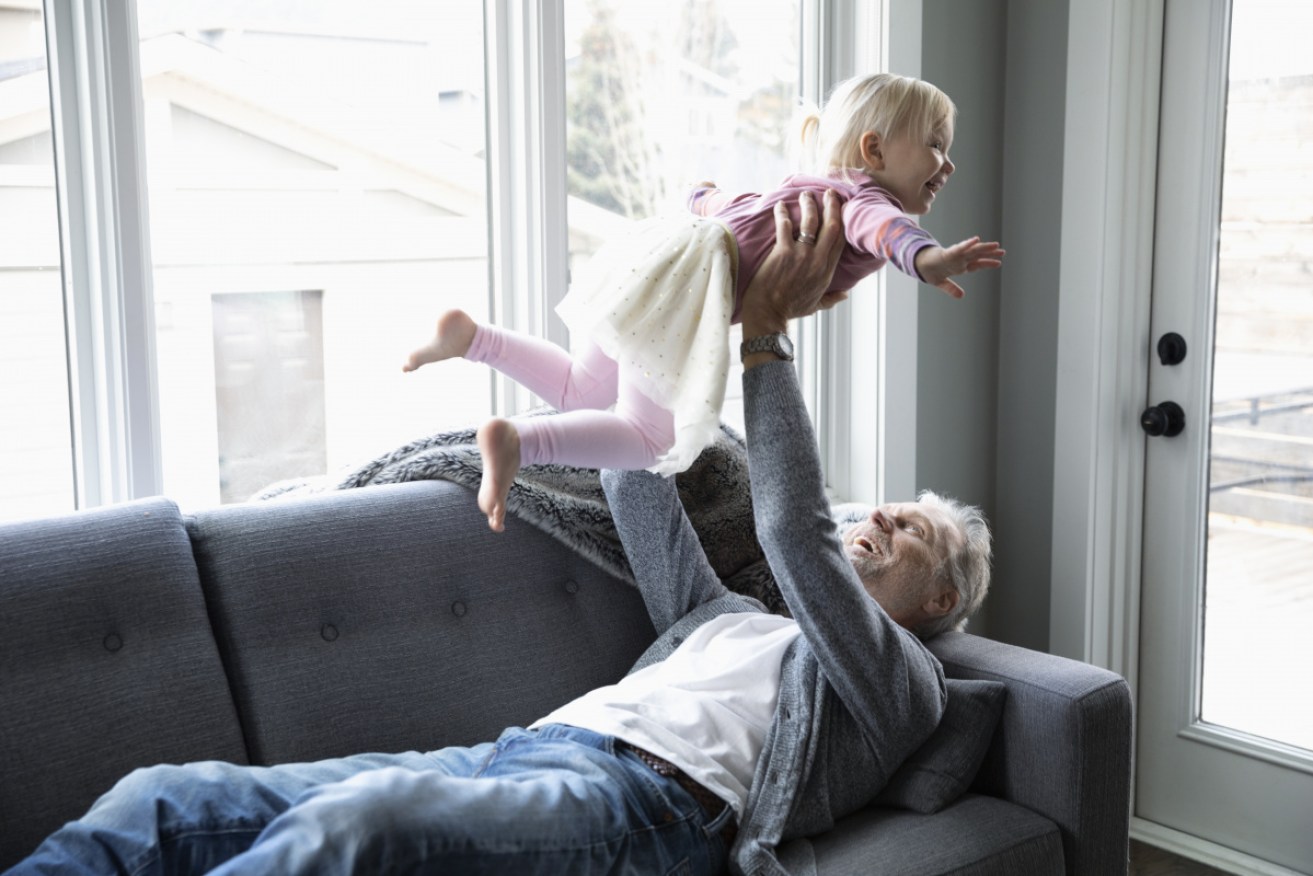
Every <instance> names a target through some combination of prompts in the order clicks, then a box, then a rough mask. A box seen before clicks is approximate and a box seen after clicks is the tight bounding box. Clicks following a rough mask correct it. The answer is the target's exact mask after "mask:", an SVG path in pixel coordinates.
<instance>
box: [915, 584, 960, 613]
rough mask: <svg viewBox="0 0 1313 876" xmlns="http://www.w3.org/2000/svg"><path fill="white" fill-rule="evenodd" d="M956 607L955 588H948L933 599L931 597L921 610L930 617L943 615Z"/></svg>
mask: <svg viewBox="0 0 1313 876" xmlns="http://www.w3.org/2000/svg"><path fill="white" fill-rule="evenodd" d="M956 607H957V590H955V589H953V588H951V587H950V588H949V589H947V590H944V591H942V592H941V593H940V594H939V595H938V596H936V597H935V598H934V599H931V600H930V601H929V602H927V603H926V604H925V605H923V606H921V610H922V611H924V612H925V613H926V614H928V615H929V616H930V617H943V616H944V615H946V614H948V613H949V612H950V611H952V610H953V609H954V608H956Z"/></svg>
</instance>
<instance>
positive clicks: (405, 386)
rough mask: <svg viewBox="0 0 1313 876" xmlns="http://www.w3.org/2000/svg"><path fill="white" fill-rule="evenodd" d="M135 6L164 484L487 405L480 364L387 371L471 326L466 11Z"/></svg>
mask: <svg viewBox="0 0 1313 876" xmlns="http://www.w3.org/2000/svg"><path fill="white" fill-rule="evenodd" d="M137 5H138V10H139V18H140V26H139V31H140V36H141V69H142V71H143V77H144V78H143V82H142V91H143V96H144V106H145V128H146V152H147V170H148V179H149V188H150V195H151V201H150V211H151V227H152V237H151V247H152V255H153V259H154V267H155V272H154V293H155V302H156V320H157V343H158V358H159V387H160V411H161V414H160V417H161V431H162V434H163V445H164V449H163V456H164V484H165V492H166V493H167V494H168V495H169V496H170V497H172V498H175V499H177V500H178V501H179V502H180V503H181V504H183V505H184V506H185V507H186V506H197V505H206V504H213V503H216V502H218V501H220V499H222V500H223V501H239V500H242V499H245V498H247V497H248V496H249V495H250V493H251V492H252V491H254V490H258V489H259V488H261V487H263V486H267V485H268V482H272V481H275V480H283V479H293V478H302V477H306V476H313V475H320V474H323V473H324V472H325V471H329V472H332V471H336V470H338V469H341V468H342V467H344V466H348V465H353V464H357V463H360V462H363V461H365V460H367V459H369V458H371V457H373V456H375V455H377V454H379V453H382V452H386V451H388V450H391V449H392V448H394V447H396V446H399V445H400V444H402V443H405V442H407V441H410V440H413V439H415V438H418V437H421V436H424V435H429V434H432V433H434V432H437V431H441V430H443V429H451V428H457V427H463V426H467V425H469V424H470V423H473V422H477V421H478V420H479V419H481V418H483V417H485V416H487V415H488V413H489V412H490V409H489V404H490V403H489V399H490V392H489V381H488V378H487V375H486V372H485V371H482V370H479V369H477V368H476V367H475V366H472V365H469V364H467V363H465V362H459V361H458V362H451V363H443V365H442V367H430V368H426V369H422V370H421V371H419V372H416V373H415V374H409V375H403V374H402V373H401V370H400V367H401V363H402V361H403V360H404V358H405V356H406V354H407V353H408V352H409V351H410V350H411V349H412V348H413V347H415V346H416V345H417V344H418V343H420V342H421V341H423V340H424V339H425V338H426V337H427V336H428V335H429V334H430V333H431V332H432V329H433V325H434V322H435V321H436V319H437V316H438V315H439V314H440V313H441V312H442V311H443V310H445V309H447V308H449V307H455V306H459V307H464V308H466V309H468V310H470V311H471V312H472V313H473V314H474V315H475V316H476V317H477V318H486V312H487V301H488V291H487V231H486V229H487V221H486V215H487V204H486V202H487V195H486V191H485V188H486V187H485V183H484V168H483V148H484V144H483V134H484V121H483V93H482V92H483V50H482V47H483V31H482V27H483V10H482V4H480V3H478V2H476V0H459V2H448V3H443V4H430V3H416V2H407V0H386V2H377V3H371V4H368V5H367V6H362V5H361V4H359V3H357V2H350V3H348V2H340V0H334V2H319V3H314V4H305V3H288V2H268V0H264V2H260V3H252V2H244V0H227V2H206V3H199V2H188V3H179V2H174V0H140V2H138V4H137ZM279 302H281V303H279ZM289 308H290V309H289ZM306 308H312V311H311V310H307V309H306ZM306 319H310V321H311V323H313V330H312V331H310V332H307V331H305V330H304V329H305V328H306V325H307V324H306V323H305V322H304V321H305V320H306ZM291 323H295V324H296V325H297V326H298V328H297V329H296V330H295V331H291V330H283V329H281V328H279V327H278V326H280V325H286V324H291ZM241 326H248V327H249V328H250V330H249V331H248V330H245V329H242V328H241ZM252 370H254V371H257V372H259V371H272V372H273V373H265V374H246V375H245V376H242V377H240V378H239V377H238V376H236V375H238V374H239V372H241V373H243V374H244V373H245V372H248V371H252ZM275 387H276V391H274V389H273V388H275ZM261 481H265V483H260V482H261Z"/></svg>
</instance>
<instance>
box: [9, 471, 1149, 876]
mask: <svg viewBox="0 0 1313 876" xmlns="http://www.w3.org/2000/svg"><path fill="white" fill-rule="evenodd" d="M996 586H999V587H1006V586H1007V582H1006V581H1003V582H999V583H998V584H997V585H996ZM652 638H653V630H652V627H651V625H650V623H649V621H648V619H647V616H646V613H645V612H644V609H643V605H642V602H641V600H640V599H639V597H638V594H637V592H636V591H635V590H634V589H633V588H632V587H631V586H630V585H628V584H626V583H623V582H621V581H619V580H617V579H615V578H613V577H611V576H610V575H608V574H606V573H604V572H602V571H601V570H600V569H598V568H597V567H596V566H594V565H593V564H591V563H590V562H588V561H586V560H584V559H582V558H580V557H579V556H577V555H576V554H574V553H572V552H571V551H569V550H567V549H565V548H564V547H562V545H561V544H560V543H559V542H558V541H557V540H555V539H553V538H551V537H549V536H547V535H545V534H543V533H542V532H540V531H538V530H536V529H534V528H532V527H530V526H528V525H527V524H524V523H522V522H521V521H519V520H515V519H511V520H509V521H508V523H507V531H506V533H505V534H504V535H495V534H493V533H491V532H489V531H488V529H487V527H486V525H485V523H484V521H483V518H482V517H481V515H480V514H479V513H478V511H477V509H476V508H475V503H474V501H473V497H472V496H471V494H470V493H469V492H468V491H466V490H465V489H463V488H461V487H459V486H456V485H454V484H451V483H445V482H423V483H410V484H400V485H394V486H382V487H370V488H366V489H358V490H348V491H343V492H337V493H327V494H321V495H316V496H310V497H306V498H295V499H285V500H280V501H272V502H265V503H251V504H245V505H239V506H228V507H224V508H217V509H214V510H209V511H205V512H202V513H198V514H195V515H193V516H188V517H184V516H183V515H181V514H180V513H179V511H178V509H177V507H176V506H175V505H174V504H173V503H172V502H170V501H168V500H166V499H149V500H142V501H136V502H131V503H126V504H123V505H119V506H116V507H111V508H107V509H101V510H93V511H87V512H80V513H77V514H70V515H66V516H63V517H58V518H52V519H46V520H38V521H31V522H23V523H16V524H9V525H5V526H0V777H2V778H0V870H2V869H4V868H5V867H6V866H7V865H9V864H12V863H14V862H15V861H16V860H18V859H19V858H21V857H22V856H24V855H26V854H27V853H29V852H30V851H31V850H32V849H33V848H35V846H36V845H37V844H38V842H39V841H40V840H41V838H42V837H43V836H45V835H46V834H48V833H49V832H50V831H52V830H54V829H55V828H57V827H58V826H59V825H60V824H62V823H63V822H64V821H66V820H68V819H71V818H75V817H77V816H78V815H80V814H81V813H82V812H84V811H85V810H86V809H87V807H88V806H89V805H90V804H91V803H92V802H93V801H94V800H95V799H96V797H97V796H98V795H99V794H101V793H102V792H104V791H105V790H106V789H108V788H109V787H110V786H111V785H112V784H113V783H114V781H115V780H116V779H118V778H120V777H121V776H123V775H124V774H126V773H127V772H128V771H130V770H132V769H133V768H135V767H138V766H143V765H149V764H154V763H182V762H187V761H195V760H204V759H222V760H227V761H232V762H235V763H251V764H272V763H280V762H288V761H298V760H312V759H317V758H326V757H333V756H338V755H345V754H349V753H355V752H361V751H393V750H409V749H421V750H422V749H434V748H439V747H441V746H444V745H448V744H453V743H473V742H476V741H482V740H485V739H490V738H492V737H494V736H495V734H497V733H498V732H499V731H500V730H501V729H502V728H504V727H506V726H508V725H516V724H519V725H523V724H526V723H528V722H530V721H532V720H534V719H535V718H537V717H539V716H540V715H542V714H544V713H546V712H547V711H548V710H549V709H551V708H552V707H554V706H556V705H557V704H559V703H561V702H563V701H565V700H567V699H569V698H571V697H573V696H575V695H577V694H580V693H582V692H584V691H586V690H589V689H591V688H593V687H595V686H598V685H602V684H606V683H610V682H612V681H614V680H616V679H617V678H619V677H620V676H621V675H623V674H624V672H625V671H626V670H627V669H628V667H629V666H630V664H631V663H632V662H633V661H634V660H635V658H637V657H638V655H639V654H640V653H642V651H643V650H644V648H645V647H646V646H647V645H648V643H649V642H650V641H651V640H652ZM931 647H932V649H933V650H934V651H935V653H936V654H937V655H939V657H940V659H941V660H942V661H943V664H944V667H945V670H946V672H947V674H948V675H949V676H950V677H953V678H963V679H985V680H996V681H1000V682H1002V683H1003V684H1004V685H1006V687H1007V694H1006V698H1005V700H1004V704H1003V712H1002V717H1001V719H1000V720H999V722H998V725H997V729H996V730H995V732H994V734H993V737H992V741H991V742H990V743H989V744H988V752H987V754H986V755H985V759H984V763H983V766H982V767H981V768H980V769H979V772H978V773H977V774H976V775H975V779H974V782H973V784H972V786H971V788H970V789H969V790H968V791H967V792H966V793H964V794H962V795H961V796H960V797H958V798H957V799H956V800H954V801H953V802H952V803H951V804H950V805H948V806H947V807H946V808H943V809H942V810H941V811H938V812H936V813H934V814H929V815H927V814H921V813H917V812H911V811H907V810H901V809H893V808H879V807H874V806H873V807H871V808H869V809H867V810H865V811H862V812H860V813H858V814H855V815H853V816H850V817H848V818H846V819H844V820H843V821H842V822H841V823H840V824H839V826H838V827H837V828H836V829H835V830H833V831H832V832H830V833H829V834H826V835H824V836H818V837H811V838H808V839H798V840H794V841H793V842H792V843H790V844H788V846H787V847H786V848H785V849H783V850H782V852H783V855H782V857H783V858H784V859H785V860H786V861H790V862H794V863H795V864H797V865H798V866H799V867H800V868H802V869H804V870H807V869H810V870H812V871H814V872H817V873H823V874H839V873H854V874H855V873H889V874H898V876H913V874H947V873H955V874H968V873H969V874H1009V876H1015V874H1028V873H1035V874H1057V873H1069V874H1081V876H1108V874H1114V873H1125V872H1126V866H1127V863H1126V862H1127V830H1128V821H1129V805H1128V803H1129V782H1130V735H1131V730H1130V727H1131V724H1130V721H1131V716H1130V700H1129V696H1128V691H1127V687H1126V684H1125V682H1124V681H1123V680H1122V679H1121V678H1120V677H1118V676H1116V675H1113V674H1111V673H1108V672H1105V671H1103V670H1100V669H1096V668H1092V667H1089V666H1086V665H1084V664H1080V663H1076V662H1073V661H1069V660H1064V659H1062V658H1058V657H1053V656H1049V655H1045V654H1040V653H1036V652H1032V651H1026V650H1023V649H1019V648H1015V647H1011V646H1008V645H1003V644H999V643H996V642H992V641H989V640H986V639H982V638H979V637H976V636H972V635H968V634H962V633H953V634H948V635H944V636H941V637H939V638H938V639H936V640H934V641H933V642H932V643H931Z"/></svg>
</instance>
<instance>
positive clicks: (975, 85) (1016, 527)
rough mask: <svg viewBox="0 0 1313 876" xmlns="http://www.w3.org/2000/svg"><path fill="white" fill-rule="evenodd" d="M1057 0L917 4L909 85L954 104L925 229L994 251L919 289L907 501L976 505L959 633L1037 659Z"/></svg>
mask: <svg viewBox="0 0 1313 876" xmlns="http://www.w3.org/2000/svg"><path fill="white" fill-rule="evenodd" d="M1067 10H1068V3H1067V0H970V2H968V0H924V2H923V5H922V12H923V24H922V34H923V37H922V48H921V52H922V55H921V75H922V78H924V79H927V80H929V81H930V82H933V83H935V84H936V85H938V86H940V87H941V88H943V89H944V90H945V91H946V92H948V94H949V95H950V96H952V98H953V100H954V101H955V102H956V103H957V105H958V125H957V134H956V139H955V141H954V144H953V153H952V154H953V159H954V161H955V163H956V164H957V165H958V171H957V173H955V174H954V178H953V180H952V181H951V182H950V184H949V186H948V188H947V190H946V191H945V193H944V196H943V197H942V198H941V203H940V204H937V205H936V207H935V210H934V212H933V213H931V214H930V215H929V216H927V217H926V219H925V221H924V224H925V227H926V228H927V229H928V230H929V231H930V232H931V233H932V234H934V235H935V236H936V237H937V238H938V239H939V240H940V241H941V242H943V243H945V244H948V243H955V242H957V241H959V240H962V239H963V238H966V237H970V236H972V235H975V234H979V235H980V236H981V237H982V238H985V239H988V240H999V241H1001V242H1002V244H1003V246H1004V248H1005V249H1006V250H1007V251H1008V255H1007V258H1006V259H1005V262H1006V264H1005V267H1004V268H1003V269H1002V270H1001V271H991V272H987V273H982V274H975V275H971V276H968V277H966V278H964V282H963V283H962V285H963V287H964V288H965V289H966V290H967V297H966V298H965V299H964V300H962V301H952V300H950V299H948V298H947V297H945V296H943V295H940V294H938V293H936V292H934V291H932V290H928V289H926V288H925V287H922V291H921V302H920V315H919V320H918V332H919V334H918V338H917V345H918V354H917V397H918V403H917V408H918V410H917V442H918V443H917V479H916V483H917V488H918V489H933V490H936V491H943V492H945V493H949V494H951V495H954V496H957V497H958V498H960V499H963V500H965V501H968V502H972V503H974V504H978V505H980V506H981V507H982V508H983V509H984V510H985V513H986V514H987V515H988V517H989V519H990V521H991V523H992V525H993V528H994V532H995V562H994V586H993V589H992V593H991V596H990V598H989V600H987V602H986V605H985V609H984V610H983V611H982V613H981V615H980V616H979V618H978V619H977V620H976V621H975V622H974V623H973V624H972V627H971V629H972V631H973V632H976V633H980V634H983V635H988V636H990V637H992V638H995V639H1000V640H1002V641H1006V642H1012V643H1014V644H1019V645H1024V646H1027V647H1030V648H1036V649H1038V650H1048V644H1049V603H1050V598H1049V591H1050V563H1051V555H1052V551H1051V541H1052V514H1053V440H1054V420H1053V417H1054V408H1055V397H1054V391H1055V375H1056V363H1057V318H1058V298H1057V287H1058V268H1059V235H1060V230H1061V221H1060V220H1061V214H1062V147H1063V128H1064V118H1065V114H1066V106H1065V98H1066V59H1067Z"/></svg>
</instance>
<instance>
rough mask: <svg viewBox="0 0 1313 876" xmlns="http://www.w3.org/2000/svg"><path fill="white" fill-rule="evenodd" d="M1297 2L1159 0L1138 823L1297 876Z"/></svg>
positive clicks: (1307, 377) (1310, 170) (1310, 776)
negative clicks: (1162, 1)
mask: <svg viewBox="0 0 1313 876" xmlns="http://www.w3.org/2000/svg"><path fill="white" fill-rule="evenodd" d="M1310 11H1311V10H1310V9H1309V8H1308V7H1307V6H1305V5H1304V4H1291V3H1284V2H1277V0H1235V2H1234V3H1233V4H1227V3H1223V2H1215V3H1207V4H1203V3H1194V2H1180V0H1178V2H1168V4H1167V7H1166V13H1167V15H1166V21H1165V30H1164V33H1165V42H1164V70H1163V100H1162V123H1161V126H1160V133H1159V143H1160V146H1159V174H1158V215H1157V230H1156V242H1155V265H1154V292H1153V295H1154V299H1153V308H1152V312H1153V317H1152V337H1151V339H1150V341H1151V346H1152V347H1153V348H1154V349H1153V350H1152V351H1151V352H1152V356H1153V359H1152V360H1151V367H1150V386H1149V401H1150V407H1149V408H1148V410H1146V412H1145V416H1144V418H1143V421H1142V426H1143V427H1144V428H1145V431H1146V432H1148V433H1149V435H1150V436H1151V437H1150V438H1149V439H1148V441H1149V445H1148V450H1147V454H1146V492H1145V515H1144V518H1145V525H1144V542H1143V549H1144V560H1143V574H1142V618H1141V643H1140V690H1139V703H1140V705H1139V721H1140V723H1139V736H1138V754H1137V770H1138V776H1137V791H1136V794H1137V798H1136V814H1137V816H1139V817H1141V818H1143V819H1146V820H1148V821H1151V822H1154V823H1155V824H1159V825H1163V826H1166V827H1167V828H1170V829H1173V830H1176V831H1180V832H1181V833H1183V834H1185V835H1188V836H1192V837H1198V838H1202V839H1205V840H1207V841H1209V842H1212V843H1216V844H1218V845H1220V846H1222V847H1225V848H1227V849H1234V850H1238V851H1240V852H1243V853H1244V854H1246V855H1249V856H1252V857H1254V858H1258V859H1262V860H1263V861H1268V862H1272V863H1273V864H1276V865H1280V866H1281V867H1285V868H1291V869H1292V870H1293V871H1294V872H1313V832H1310V831H1309V826H1310V824H1313V822H1311V821H1310V816H1309V814H1310V813H1313V675H1310V673H1309V667H1311V666H1313V645H1311V644H1310V642H1313V638H1311V637H1310V635H1309V630H1310V629H1311V628H1313V273H1310V271H1309V265H1310V261H1309V258H1310V256H1309V254H1310V253H1313V212H1310V209H1309V205H1310V204H1313V55H1310V54H1309V53H1308V51H1307V46H1308V45H1309V41H1310V40H1313V14H1310ZM1178 427H1179V428H1178Z"/></svg>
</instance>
